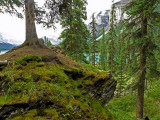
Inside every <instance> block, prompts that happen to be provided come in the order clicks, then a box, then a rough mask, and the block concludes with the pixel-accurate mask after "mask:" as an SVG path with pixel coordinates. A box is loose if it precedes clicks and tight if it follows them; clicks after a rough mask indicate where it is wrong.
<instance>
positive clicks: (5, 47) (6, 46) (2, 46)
mask: <svg viewBox="0 0 160 120" xmlns="http://www.w3.org/2000/svg"><path fill="white" fill-rule="evenodd" d="M15 46H16V45H13V44H10V43H0V50H10V49H12V48H13V47H15Z"/></svg>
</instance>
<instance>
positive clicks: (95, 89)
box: [86, 78, 117, 106]
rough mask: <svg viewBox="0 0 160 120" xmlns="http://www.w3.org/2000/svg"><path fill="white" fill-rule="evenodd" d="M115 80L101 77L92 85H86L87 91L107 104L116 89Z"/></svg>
mask: <svg viewBox="0 0 160 120" xmlns="http://www.w3.org/2000/svg"><path fill="white" fill-rule="evenodd" d="M116 85H117V81H115V80H114V79H110V78H101V79H99V80H97V81H96V82H95V83H94V84H93V85H89V86H86V90H87V93H89V95H90V96H91V97H93V98H95V99H97V100H99V101H102V104H103V105H105V106H107V104H108V102H109V101H110V100H111V99H112V98H113V96H114V92H115V90H116Z"/></svg>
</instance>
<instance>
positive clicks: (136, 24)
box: [125, 0, 159, 119]
mask: <svg viewBox="0 0 160 120" xmlns="http://www.w3.org/2000/svg"><path fill="white" fill-rule="evenodd" d="M158 2H159V0H152V1H151V0H133V1H131V2H130V3H129V4H128V5H127V7H126V8H127V14H128V19H127V21H126V22H127V25H126V29H125V31H128V29H132V31H131V33H132V34H133V35H134V39H135V40H136V43H137V44H138V48H137V49H138V50H139V51H138V52H139V58H140V61H139V64H140V65H139V78H138V79H139V81H138V95H137V114H136V117H137V118H138V119H143V105H144V85H145V79H146V72H147V71H146V69H148V68H147V62H148V60H149V59H150V57H149V53H150V52H152V51H153V49H154V47H153V46H152V45H154V42H153V38H151V37H149V34H150V33H149V32H148V30H149V29H148V28H149V26H148V24H149V23H150V22H151V21H155V16H157V14H156V13H155V12H154V10H155V8H156V5H157V4H158ZM152 23H153V22H152ZM152 25H153V24H152ZM150 29H152V30H153V27H151V28H150ZM129 40H130V39H129Z"/></svg>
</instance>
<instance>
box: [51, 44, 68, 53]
mask: <svg viewBox="0 0 160 120" xmlns="http://www.w3.org/2000/svg"><path fill="white" fill-rule="evenodd" d="M49 48H50V49H51V50H53V51H54V52H56V53H57V54H63V55H66V53H65V51H64V50H63V49H62V48H61V47H60V46H58V45H56V46H50V47H49Z"/></svg>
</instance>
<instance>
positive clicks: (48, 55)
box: [0, 46, 80, 67]
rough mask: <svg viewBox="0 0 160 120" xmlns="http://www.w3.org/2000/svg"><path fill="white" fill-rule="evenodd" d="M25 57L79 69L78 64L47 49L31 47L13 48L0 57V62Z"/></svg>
mask: <svg viewBox="0 0 160 120" xmlns="http://www.w3.org/2000/svg"><path fill="white" fill-rule="evenodd" d="M25 55H35V56H41V57H42V58H44V62H46V63H48V64H56V63H57V64H63V65H68V66H71V67H80V65H79V64H78V63H76V62H75V61H73V60H72V59H70V58H69V57H67V56H65V55H63V54H57V53H56V52H54V51H53V50H51V49H49V48H35V47H32V46H24V47H21V48H18V49H17V48H13V49H11V50H10V51H8V52H7V53H5V54H3V55H0V60H8V61H14V60H17V59H19V58H21V57H23V56H25Z"/></svg>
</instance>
